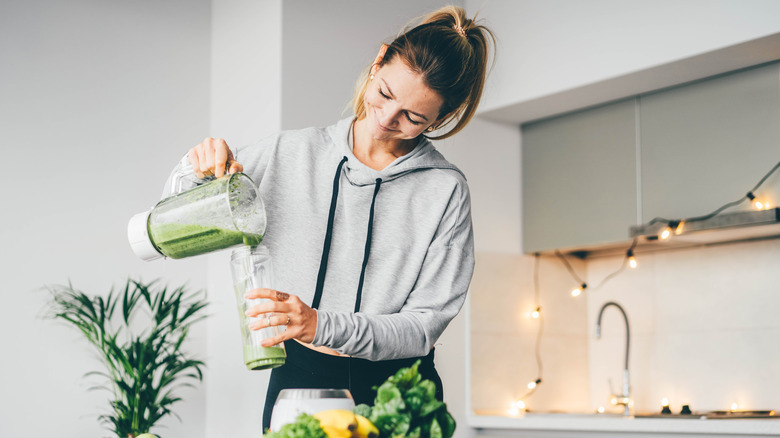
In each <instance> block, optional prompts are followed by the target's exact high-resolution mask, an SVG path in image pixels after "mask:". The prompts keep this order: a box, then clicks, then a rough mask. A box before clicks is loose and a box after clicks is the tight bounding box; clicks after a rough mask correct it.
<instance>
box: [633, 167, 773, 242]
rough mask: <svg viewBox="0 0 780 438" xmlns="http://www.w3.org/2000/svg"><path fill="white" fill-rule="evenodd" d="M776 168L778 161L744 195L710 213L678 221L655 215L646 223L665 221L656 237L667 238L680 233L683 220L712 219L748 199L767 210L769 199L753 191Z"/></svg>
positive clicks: (754, 205)
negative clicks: (762, 198) (760, 196)
mask: <svg viewBox="0 0 780 438" xmlns="http://www.w3.org/2000/svg"><path fill="white" fill-rule="evenodd" d="M778 168H780V162H778V163H777V164H775V166H774V167H773V168H772V170H770V171H769V172H768V173H767V174H766V175H764V176H763V177H762V178H761V180H760V181H759V182H758V184H756V185H755V186H754V187H753V189H752V190H750V191H749V192H747V194H745V196H743V197H741V198H739V199H737V200H736V201H732V202H727V203H726V204H723V205H722V206H720V207H719V208H717V209H716V210H715V211H713V212H712V213H709V214H705V215H704V216H696V217H690V218H686V219H682V220H679V221H672V220H669V219H664V218H662V217H657V218H654V219H653V220H651V221H650V222H648V225H653V224H655V223H658V222H662V223H666V224H667V225H669V226H667V227H665V228H663V229H662V230H661V232H660V233H659V234H658V238H659V239H667V238H668V237H669V236H670V235H671V233H672V232H674V233H675V234H678V235H679V234H682V232H683V228H682V226H683V224H684V223H685V222H699V221H704V220H707V219H712V218H713V217H715V216H717V215H719V214H720V213H722V212H723V211H725V210H727V209H729V208H731V207H735V206H737V205H739V204H741V203H743V202H744V201H745V200H747V201H749V202H750V203H751V204H752V205H753V208H755V209H757V210H768V209H770V208H772V207H771V204H770V203H769V201H767V200H766V199H764V200H761V199H758V198H757V197H756V195H755V191H756V190H758V188H759V187H761V185H762V184H764V182H765V181H766V180H767V178H769V177H770V176H771V175H772V174H773V173H775V171H776V170H777V169H778ZM667 231H668V233H667Z"/></svg>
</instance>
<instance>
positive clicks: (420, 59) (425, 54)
mask: <svg viewBox="0 0 780 438" xmlns="http://www.w3.org/2000/svg"><path fill="white" fill-rule="evenodd" d="M475 19H476V17H475ZM495 41H496V40H495V37H494V36H493V33H492V32H491V31H490V30H489V29H488V28H487V27H485V26H483V25H481V24H476V23H475V21H474V20H472V19H469V18H467V17H466V11H465V10H464V9H463V8H461V7H459V6H445V7H443V8H441V9H439V10H437V11H434V12H432V13H430V14H428V15H426V16H424V17H423V18H422V19H421V21H420V23H419V24H417V25H416V26H413V27H410V28H409V27H407V28H405V29H404V30H402V33H401V34H400V35H399V36H398V37H396V38H395V39H394V40H393V42H392V43H390V44H389V45H388V47H387V51H386V52H385V55H384V57H383V58H382V60H381V61H380V62H379V65H378V67H381V66H382V65H384V64H387V63H389V62H390V61H392V60H393V59H394V58H395V57H396V56H398V57H399V59H401V60H402V61H403V62H404V63H405V64H406V66H407V67H409V68H410V69H411V70H412V71H413V72H415V73H417V74H419V75H420V76H421V77H422V78H423V81H424V82H425V83H426V84H427V85H428V87H430V89H431V90H433V91H435V92H436V93H438V94H439V96H441V98H442V99H443V101H444V103H443V104H442V107H441V110H440V111H439V117H438V118H437V123H435V124H434V126H432V128H433V129H436V130H439V129H442V128H444V127H446V126H448V125H450V124H451V123H452V122H453V121H455V122H456V123H455V126H454V127H452V128H451V129H450V130H449V131H447V132H445V133H443V134H441V135H438V136H436V137H428V138H431V139H434V140H438V139H443V138H447V137H451V136H453V135H455V134H456V133H457V132H459V131H460V130H461V129H463V128H464V127H465V126H466V125H467V124H468V123H469V121H471V118H472V117H474V113H475V112H476V111H477V106H478V105H479V101H480V99H481V98H482V90H483V89H484V87H485V77H486V76H487V70H488V67H487V65H488V60H489V58H490V51H491V48H493V50H495ZM370 69H371V66H369V67H368V68H367V69H366V70H365V72H364V73H363V74H362V75H361V77H360V78H359V79H358V83H357V86H356V88H355V95H354V96H353V98H352V107H353V110H354V112H355V116H356V117H357V119H358V120H361V119H363V118H364V117H365V116H366V110H365V106H364V103H363V100H364V98H365V94H366V89H367V88H368V84H369V81H370V80H369V71H370Z"/></svg>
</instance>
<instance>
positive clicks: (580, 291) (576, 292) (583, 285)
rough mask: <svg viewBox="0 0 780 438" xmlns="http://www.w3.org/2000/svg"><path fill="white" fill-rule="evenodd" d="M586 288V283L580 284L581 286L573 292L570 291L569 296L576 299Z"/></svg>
mask: <svg viewBox="0 0 780 438" xmlns="http://www.w3.org/2000/svg"><path fill="white" fill-rule="evenodd" d="M587 288H588V285H587V284H586V283H582V285H581V286H580V287H578V288H576V289H574V290H572V291H571V296H573V297H578V296H580V294H582V293H583V292H585V289H587Z"/></svg>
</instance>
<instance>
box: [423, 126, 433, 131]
mask: <svg viewBox="0 0 780 438" xmlns="http://www.w3.org/2000/svg"><path fill="white" fill-rule="evenodd" d="M434 129H436V128H434V127H433V126H429V127H427V128H425V130H426V131H428V132H433V130H434Z"/></svg>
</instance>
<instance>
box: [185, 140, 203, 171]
mask: <svg viewBox="0 0 780 438" xmlns="http://www.w3.org/2000/svg"><path fill="white" fill-rule="evenodd" d="M197 148H198V147H197V146H195V147H194V148H192V149H190V151H189V152H188V153H187V157H188V158H189V160H190V165H192V171H193V172H194V173H195V176H197V177H198V178H203V173H201V171H200V161H199V160H198V151H197Z"/></svg>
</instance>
